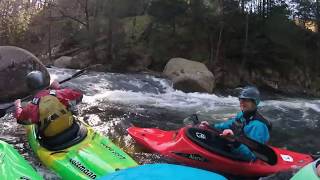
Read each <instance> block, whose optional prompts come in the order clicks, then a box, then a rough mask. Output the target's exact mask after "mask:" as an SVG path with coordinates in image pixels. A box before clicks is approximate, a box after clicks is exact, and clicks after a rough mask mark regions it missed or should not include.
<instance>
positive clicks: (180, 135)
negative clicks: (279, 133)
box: [127, 127, 313, 177]
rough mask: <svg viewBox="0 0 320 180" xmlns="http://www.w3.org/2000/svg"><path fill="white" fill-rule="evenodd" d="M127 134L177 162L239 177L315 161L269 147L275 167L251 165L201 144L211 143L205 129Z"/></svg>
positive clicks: (134, 130)
mask: <svg viewBox="0 0 320 180" xmlns="http://www.w3.org/2000/svg"><path fill="white" fill-rule="evenodd" d="M127 131H128V132H129V134H130V135H131V136H132V137H133V139H135V141H137V142H138V143H139V144H140V145H142V146H144V147H145V148H147V149H149V150H151V151H153V152H157V153H159V154H161V155H164V156H167V157H169V158H170V159H173V160H175V161H177V162H180V163H182V164H186V165H190V166H194V167H199V168H203V169H207V170H211V171H217V172H221V173H226V174H231V175H237V176H245V177H261V176H267V175H270V174H274V173H277V172H284V171H288V170H290V169H295V168H301V167H303V166H305V165H307V164H308V163H310V162H312V161H313V158H312V156H310V155H307V154H301V153H297V152H293V151H289V150H285V149H279V148H276V147H272V146H269V147H270V148H271V149H272V150H273V151H274V154H273V156H274V157H275V158H276V159H275V164H274V165H270V164H267V163H265V162H263V161H261V160H259V159H257V160H256V161H254V162H248V161H245V160H243V159H241V158H239V157H237V156H235V155H234V154H232V153H230V152H228V151H227V150H226V149H223V148H215V146H214V143H213V144H212V143H211V144H210V142H209V141H206V142H204V141H201V139H206V138H207V139H209V137H208V136H210V134H209V133H208V132H206V130H204V129H196V128H190V127H185V128H181V129H180V130H177V131H164V130H160V129H156V128H138V127H131V128H129V129H128V130H127ZM220 139H221V138H220Z"/></svg>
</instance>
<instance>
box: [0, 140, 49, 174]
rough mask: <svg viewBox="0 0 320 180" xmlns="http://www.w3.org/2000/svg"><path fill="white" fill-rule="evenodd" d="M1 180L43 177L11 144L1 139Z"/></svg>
mask: <svg viewBox="0 0 320 180" xmlns="http://www.w3.org/2000/svg"><path fill="white" fill-rule="evenodd" d="M0 177H1V180H15V179H24V180H31V179H32V180H40V179H43V178H42V177H41V176H40V175H39V174H38V173H37V172H36V171H35V170H34V169H33V167H32V166H31V165H30V164H29V163H28V162H27V161H26V160H25V159H24V158H23V157H22V156H21V155H20V154H19V153H18V151H17V150H15V149H14V148H13V147H12V146H11V145H10V144H8V143H6V142H4V141H1V140H0Z"/></svg>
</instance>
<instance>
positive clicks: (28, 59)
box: [0, 46, 50, 102]
mask: <svg viewBox="0 0 320 180" xmlns="http://www.w3.org/2000/svg"><path fill="white" fill-rule="evenodd" d="M33 70H39V71H41V72H43V73H44V74H45V77H46V83H47V84H48V85H49V83H50V75H49V73H48V71H47V69H46V67H45V66H44V65H43V64H42V63H41V62H40V61H39V59H38V58H37V57H35V56H34V55H33V54H32V53H30V52H28V51H26V50H24V49H21V48H18V47H13V46H0V102H4V101H11V100H14V99H16V98H21V97H22V96H24V95H28V94H29V93H30V91H29V89H28V88H27V85H26V81H25V79H26V75H27V74H28V73H29V72H31V71H33Z"/></svg>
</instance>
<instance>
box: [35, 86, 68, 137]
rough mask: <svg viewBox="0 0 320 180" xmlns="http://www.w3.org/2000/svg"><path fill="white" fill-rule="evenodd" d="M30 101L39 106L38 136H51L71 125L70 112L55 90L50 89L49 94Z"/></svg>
mask: <svg viewBox="0 0 320 180" xmlns="http://www.w3.org/2000/svg"><path fill="white" fill-rule="evenodd" d="M32 103H33V104H35V105H38V107H39V120H40V121H39V124H38V128H39V135H40V137H53V136H55V135H58V134H59V133H61V132H63V131H64V130H66V129H68V128H69V127H71V126H72V124H73V121H74V119H73V116H72V113H71V112H70V111H69V110H68V109H67V107H66V106H65V105H64V104H62V103H61V102H60V101H59V99H58V98H57V97H56V91H55V90H51V91H50V93H49V95H46V96H43V97H41V98H34V99H33V100H32Z"/></svg>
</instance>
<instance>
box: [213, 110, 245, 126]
mask: <svg viewBox="0 0 320 180" xmlns="http://www.w3.org/2000/svg"><path fill="white" fill-rule="evenodd" d="M241 116H242V113H241V112H240V113H238V114H237V115H236V117H233V118H230V119H228V121H226V122H222V123H218V124H213V125H211V126H212V127H214V128H217V129H220V130H225V129H230V128H231V125H232V123H233V122H234V121H235V120H236V118H239V117H241Z"/></svg>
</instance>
